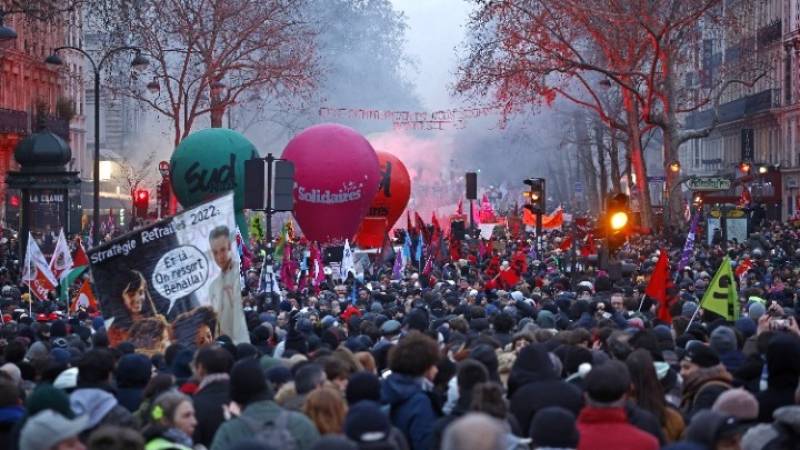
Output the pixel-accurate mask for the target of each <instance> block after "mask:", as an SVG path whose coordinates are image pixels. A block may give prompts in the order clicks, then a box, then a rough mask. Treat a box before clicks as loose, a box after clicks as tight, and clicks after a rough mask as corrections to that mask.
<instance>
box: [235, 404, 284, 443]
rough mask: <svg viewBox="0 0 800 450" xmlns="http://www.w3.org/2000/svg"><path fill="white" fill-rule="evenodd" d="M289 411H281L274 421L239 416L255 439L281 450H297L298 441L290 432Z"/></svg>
mask: <svg viewBox="0 0 800 450" xmlns="http://www.w3.org/2000/svg"><path fill="white" fill-rule="evenodd" d="M289 414H291V413H290V412H289V411H281V412H280V414H278V416H277V417H276V418H274V419H271V420H267V421H266V422H259V421H257V420H255V419H253V418H250V417H247V416H245V415H241V416H239V418H240V419H242V420H243V421H244V423H245V424H246V425H247V427H248V428H250V431H251V432H252V434H253V439H255V440H257V441H258V442H263V443H265V444H269V445H270V447H274V448H279V449H281V450H297V448H298V446H297V439H295V438H294V436H293V435H292V433H291V432H290V431H289Z"/></svg>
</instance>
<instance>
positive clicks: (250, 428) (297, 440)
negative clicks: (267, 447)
mask: <svg viewBox="0 0 800 450" xmlns="http://www.w3.org/2000/svg"><path fill="white" fill-rule="evenodd" d="M230 386H231V400H232V401H233V402H234V405H235V406H236V407H237V408H238V409H239V411H240V414H239V415H238V416H237V417H235V418H232V419H230V420H228V421H226V422H225V423H223V424H222V425H221V426H220V427H219V429H218V430H217V432H216V433H215V434H214V440H213V441H212V443H211V447H210V450H224V449H228V448H230V447H232V446H233V445H235V444H236V443H237V442H238V441H240V440H244V439H246V438H248V437H251V436H256V438H257V440H258V441H259V442H267V443H270V444H273V445H275V446H276V447H278V448H297V449H298V450H306V449H310V448H311V446H312V445H313V444H314V442H315V441H316V440H317V439H319V432H318V431H317V429H316V427H315V426H314V424H313V422H312V421H311V420H309V419H308V418H307V417H306V416H304V415H302V414H300V413H297V412H294V411H287V410H285V409H283V408H281V407H279V406H278V405H277V404H276V403H275V402H273V401H272V395H273V394H272V390H271V389H270V387H269V385H268V384H267V381H266V378H265V377H264V373H263V371H262V369H261V366H260V365H259V364H258V362H257V361H255V360H253V359H246V360H243V361H240V362H238V363H236V364H235V365H234V366H233V369H232V370H231V378H230Z"/></svg>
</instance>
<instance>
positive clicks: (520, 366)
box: [508, 344, 583, 430]
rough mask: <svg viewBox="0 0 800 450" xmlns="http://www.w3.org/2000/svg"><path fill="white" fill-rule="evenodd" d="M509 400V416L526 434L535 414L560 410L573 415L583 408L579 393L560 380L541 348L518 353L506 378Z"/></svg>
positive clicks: (544, 350)
mask: <svg viewBox="0 0 800 450" xmlns="http://www.w3.org/2000/svg"><path fill="white" fill-rule="evenodd" d="M508 398H509V399H510V400H511V405H510V411H511V414H513V415H514V417H515V418H516V420H517V423H518V424H519V426H520V428H521V429H522V430H527V429H528V427H529V426H530V424H531V420H533V416H534V415H535V414H536V412H537V411H539V410H540V409H542V408H545V407H547V406H561V407H564V408H566V409H568V410H570V411H572V412H573V414H575V415H578V413H579V412H580V410H581V407H582V406H583V396H582V393H581V390H580V389H578V388H577V387H576V386H574V385H572V384H570V383H567V382H565V381H562V380H561V379H559V377H558V375H557V374H556V372H555V370H554V369H553V365H552V364H551V362H550V356H548V354H547V349H546V348H545V347H544V346H543V345H541V344H532V345H529V346H527V347H525V348H523V349H522V351H520V353H519V356H518V357H517V360H516V361H515V362H514V366H513V367H512V368H511V374H510V375H509V377H508Z"/></svg>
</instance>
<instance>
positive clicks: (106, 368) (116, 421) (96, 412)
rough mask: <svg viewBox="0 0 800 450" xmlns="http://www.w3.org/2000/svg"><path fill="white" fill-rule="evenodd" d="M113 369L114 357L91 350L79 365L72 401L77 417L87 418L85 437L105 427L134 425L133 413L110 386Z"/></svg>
mask: <svg viewBox="0 0 800 450" xmlns="http://www.w3.org/2000/svg"><path fill="white" fill-rule="evenodd" d="M113 370H114V356H113V355H112V354H111V352H109V351H107V350H101V349H95V350H90V351H88V352H86V354H84V355H83V358H81V360H80V363H79V364H78V381H77V384H78V386H77V389H75V390H74V391H73V392H72V393H71V394H70V396H69V402H70V406H71V407H72V411H73V412H74V413H75V415H82V414H86V415H88V423H87V428H86V431H84V434H83V435H82V436H81V437H82V438H85V437H87V436H88V435H89V434H91V432H92V431H94V430H95V429H97V428H100V427H101V426H103V425H118V426H121V427H129V426H133V425H134V419H133V415H132V414H131V412H130V411H128V409H126V408H125V407H124V406H122V405H121V404H120V403H119V401H118V400H117V398H116V397H115V396H114V394H115V392H116V391H115V390H114V389H113V388H112V387H111V385H110V381H111V374H112V372H113Z"/></svg>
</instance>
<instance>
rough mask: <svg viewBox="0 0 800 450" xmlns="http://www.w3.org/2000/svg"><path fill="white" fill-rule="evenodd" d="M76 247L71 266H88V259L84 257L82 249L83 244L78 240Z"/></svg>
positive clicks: (84, 253)
mask: <svg viewBox="0 0 800 450" xmlns="http://www.w3.org/2000/svg"><path fill="white" fill-rule="evenodd" d="M77 245H78V247H77V248H76V249H75V251H74V252H73V253H72V266H73V267H80V266H88V265H89V258H88V257H87V256H86V250H84V249H83V244H82V243H81V241H80V239H79V240H78V242H77Z"/></svg>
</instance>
